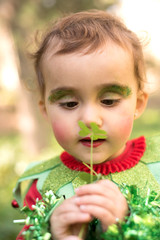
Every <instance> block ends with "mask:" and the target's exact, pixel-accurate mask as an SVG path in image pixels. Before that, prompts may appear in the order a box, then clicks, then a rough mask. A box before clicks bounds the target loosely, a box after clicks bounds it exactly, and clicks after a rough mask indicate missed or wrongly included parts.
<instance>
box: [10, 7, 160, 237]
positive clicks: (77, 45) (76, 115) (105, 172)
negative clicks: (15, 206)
mask: <svg viewBox="0 0 160 240" xmlns="http://www.w3.org/2000/svg"><path fill="white" fill-rule="evenodd" d="M33 57H34V60H35V69H36V73H37V78H38V84H39V91H40V93H41V99H40V100H39V107H40V109H41V112H42V114H43V115H44V117H45V118H46V119H47V120H48V122H49V124H51V126H52V129H53V133H54V135H55V137H56V139H57V141H58V143H59V144H60V145H61V146H62V147H63V148H64V150H65V151H64V152H63V153H62V154H61V155H60V156H58V157H56V158H54V159H51V160H49V161H44V162H43V163H37V164H36V165H34V167H30V168H29V169H28V170H27V171H26V172H25V173H24V174H23V176H22V177H21V178H20V179H19V181H18V184H17V187H16V189H15V195H17V197H19V196H18V193H19V189H20V183H21V182H22V181H24V180H28V179H30V180H31V185H30V187H29V189H28V192H27V194H26V195H25V198H24V205H27V206H29V208H30V209H32V205H33V204H35V200H36V199H37V198H39V199H42V198H43V195H44V193H45V192H46V191H47V190H52V191H53V192H54V193H55V194H56V195H57V196H63V197H64V201H63V202H62V203H61V204H60V205H59V206H58V207H57V208H56V209H55V210H54V211H53V213H52V216H51V218H50V231H51V234H52V238H53V239H54V240H64V239H75V240H76V239H79V238H78V235H79V232H80V229H81V228H82V226H83V225H84V223H86V228H87V226H89V224H90V222H91V221H92V220H93V218H94V219H99V221H100V222H101V226H102V231H106V230H107V228H108V226H109V225H111V224H113V223H116V222H117V221H119V220H124V219H125V216H126V215H128V214H129V209H128V204H127V201H126V199H125V197H124V196H123V195H122V193H121V192H120V190H119V188H118V187H117V185H116V184H115V183H114V182H116V183H118V184H122V183H126V184H135V185H137V187H139V188H140V189H141V191H142V193H144V189H143V188H144V186H145V185H146V182H148V187H150V189H152V190H155V191H158V190H159V189H160V186H159V183H160V176H158V175H157V174H156V171H155V170H156V167H153V166H159V165H158V164H159V161H160V155H159V154H158V148H157V147H156V145H155V143H156V142H157V141H159V140H160V137H158V136H157V137H155V138H150V139H145V137H139V138H137V139H134V140H128V139H129V137H130V134H131V131H132V127H133V122H134V120H135V119H137V118H139V117H140V116H141V114H142V113H143V111H144V109H145V107H146V104H147V100H148V94H147V92H145V88H144V87H145V82H146V76H145V69H144V59H143V53H142V47H141V43H140V41H139V40H138V38H137V36H136V35H135V34H134V33H133V32H131V31H130V30H128V29H127V28H126V26H124V24H123V23H122V22H121V21H120V20H118V19H117V18H116V17H113V16H111V15H109V14H108V13H106V12H102V11H90V12H80V13H75V14H71V15H69V16H68V17H64V18H62V19H60V20H59V21H57V22H56V23H55V24H54V25H53V26H52V28H51V29H50V30H49V31H48V32H47V33H46V34H45V36H44V38H43V39H42V41H41V43H40V46H39V48H38V50H37V51H36V52H35V53H34V55H33ZM79 121H82V122H83V123H84V124H85V125H86V126H87V127H88V128H89V129H90V128H91V123H95V124H96V125H97V126H98V127H99V128H100V129H101V130H105V131H106V133H107V136H106V138H105V139H101V138H99V139H97V140H94V141H93V170H94V171H95V172H96V173H98V174H99V173H100V174H101V175H102V176H103V180H100V181H96V182H93V183H91V184H86V183H87V182H86V181H85V179H84V178H83V174H82V172H87V173H89V172H90V170H89V168H88V167H87V165H86V164H88V165H89V164H90V148H91V138H90V136H87V137H81V136H80V135H79V131H80V127H79V125H78V122H79ZM151 153H152V155H151ZM104 178H105V179H104ZM111 180H114V181H111ZM66 186H70V190H68V189H69V188H67V187H66ZM73 193H74V194H73ZM18 203H19V205H20V204H21V202H20V199H19V198H18ZM27 228H29V226H25V227H24V229H23V230H22V232H23V231H24V230H25V229H27ZM86 232H87V230H86V231H84V236H83V237H84V239H87V233H86ZM17 239H23V236H22V234H21V233H20V234H19V236H18V237H17Z"/></svg>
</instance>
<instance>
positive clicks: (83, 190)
mask: <svg viewBox="0 0 160 240" xmlns="http://www.w3.org/2000/svg"><path fill="white" fill-rule="evenodd" d="M75 192H76V195H77V196H82V195H89V194H96V195H105V196H106V197H108V198H114V197H115V196H116V195H117V193H119V192H120V191H119V189H117V187H116V188H113V187H107V184H100V183H99V184H98V183H93V184H87V185H83V186H81V187H79V188H78V189H76V190H75Z"/></svg>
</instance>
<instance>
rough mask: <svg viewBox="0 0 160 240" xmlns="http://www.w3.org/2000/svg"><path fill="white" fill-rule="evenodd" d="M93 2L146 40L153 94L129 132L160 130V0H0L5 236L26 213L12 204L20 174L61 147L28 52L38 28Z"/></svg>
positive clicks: (1, 230)
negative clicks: (44, 112)
mask: <svg viewBox="0 0 160 240" xmlns="http://www.w3.org/2000/svg"><path fill="white" fill-rule="evenodd" d="M93 8H94V9H101V10H107V11H110V12H112V13H114V14H117V15H118V16H120V17H121V18H122V19H123V20H124V22H125V23H126V24H127V25H128V27H129V28H131V29H132V30H133V31H135V32H136V33H137V34H138V35H139V36H140V37H141V38H142V39H143V40H144V45H145V46H144V54H145V62H146V68H147V78H148V85H147V86H148V90H149V91H150V92H151V97H150V100H149V103H148V106H147V110H146V112H145V113H144V114H143V116H142V117H141V118H140V119H139V120H136V121H135V125H134V130H133V134H132V136H131V138H134V137H137V136H140V135H145V136H151V135H154V134H157V133H158V132H160V121H159V119H160V47H159V43H160V30H159V23H160V14H159V12H160V0H121V1H120V0H27V1H25V0H0V239H1V240H4V239H5V240H12V239H15V238H16V235H17V233H18V231H19V230H20V229H21V226H19V225H16V224H13V219H19V218H22V216H21V215H20V214H19V213H18V212H17V211H16V210H15V209H13V208H12V207H11V201H12V199H13V197H12V189H13V187H14V186H15V183H16V180H17V179H18V177H19V176H20V175H21V174H22V172H23V171H24V169H25V168H26V166H27V165H28V163H29V162H32V161H38V160H42V159H47V158H50V157H53V156H54V155H56V154H58V153H59V152H61V151H62V149H61V148H60V147H59V146H58V144H57V143H56V141H55V139H54V137H53V136H52V134H51V129H50V128H49V126H48V125H47V123H46V122H45V120H44V119H43V118H42V117H41V115H40V113H39V110H38V108H37V101H38V96H37V94H36V86H35V84H33V82H34V81H35V74H34V70H33V66H32V61H31V60H30V59H29V58H28V53H27V52H28V51H31V50H32V49H33V46H34V44H33V39H34V34H35V32H36V30H37V29H39V30H40V31H41V30H43V28H44V27H45V25H46V23H48V22H50V21H51V20H53V19H54V18H57V17H59V16H62V15H64V14H66V13H71V12H78V11H81V10H87V9H93ZM26 86H27V88H28V90H27V88H26ZM30 88H31V89H32V91H31V90H30Z"/></svg>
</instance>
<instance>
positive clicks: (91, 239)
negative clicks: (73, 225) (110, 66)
mask: <svg viewBox="0 0 160 240" xmlns="http://www.w3.org/2000/svg"><path fill="white" fill-rule="evenodd" d="M120 190H121V192H122V194H123V195H124V196H125V198H126V200H127V202H128V205H129V209H130V212H129V215H128V216H127V217H126V219H125V221H123V222H120V221H119V222H118V223H117V224H113V225H111V226H109V228H108V230H107V231H106V232H105V233H102V230H101V224H100V221H99V220H97V219H94V220H93V221H92V222H91V223H90V224H89V228H88V233H87V237H86V240H101V239H103V240H134V239H135V240H159V239H160V195H159V194H157V193H156V192H154V191H150V190H149V189H148V192H147V194H146V196H145V197H142V196H141V195H140V193H139V189H138V188H137V187H136V186H134V185H131V186H128V185H125V184H124V185H123V186H120ZM62 201H63V198H60V199H59V198H57V197H56V196H55V195H54V194H53V192H52V191H48V192H47V193H46V194H45V195H44V198H43V201H42V200H37V201H36V204H35V205H34V206H32V207H33V210H30V209H29V208H28V207H24V208H22V210H21V211H22V212H23V213H25V214H26V216H27V217H26V219H25V224H26V225H31V226H30V228H29V229H28V230H26V231H25V232H23V234H24V238H25V240H50V239H51V234H50V231H49V226H50V224H49V217H50V215H51V213H52V211H53V210H54V208H55V207H57V205H58V204H60V203H61V202H62ZM16 222H20V221H16Z"/></svg>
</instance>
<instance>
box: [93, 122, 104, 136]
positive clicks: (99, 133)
mask: <svg viewBox="0 0 160 240" xmlns="http://www.w3.org/2000/svg"><path fill="white" fill-rule="evenodd" d="M90 125H91V129H92V134H93V140H97V139H99V138H100V139H106V137H107V133H106V131H104V130H101V129H99V127H98V126H97V124H96V123H94V122H92V123H91V124H90Z"/></svg>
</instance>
